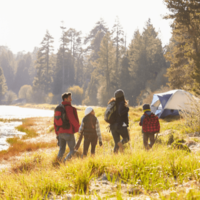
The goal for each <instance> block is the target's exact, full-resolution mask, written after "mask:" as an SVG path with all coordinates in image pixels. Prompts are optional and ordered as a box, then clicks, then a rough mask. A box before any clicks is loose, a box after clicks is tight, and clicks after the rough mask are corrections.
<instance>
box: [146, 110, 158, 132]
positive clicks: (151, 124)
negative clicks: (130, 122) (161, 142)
mask: <svg viewBox="0 0 200 200" xmlns="http://www.w3.org/2000/svg"><path fill="white" fill-rule="evenodd" d="M144 115H145V118H144V120H143V125H142V130H143V132H144V133H158V132H159V131H160V123H159V119H158V117H157V116H155V115H154V114H153V113H151V115H147V114H146V113H144Z"/></svg>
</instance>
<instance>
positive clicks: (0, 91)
mask: <svg viewBox="0 0 200 200" xmlns="http://www.w3.org/2000/svg"><path fill="white" fill-rule="evenodd" d="M7 89H8V87H7V85H6V79H5V76H4V73H3V69H2V68H1V67H0V101H1V100H2V98H3V97H4V95H5V93H6V91H7Z"/></svg>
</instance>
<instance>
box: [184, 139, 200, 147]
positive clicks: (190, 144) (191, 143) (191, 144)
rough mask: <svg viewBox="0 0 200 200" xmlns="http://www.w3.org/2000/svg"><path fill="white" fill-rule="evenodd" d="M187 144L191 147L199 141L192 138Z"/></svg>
mask: <svg viewBox="0 0 200 200" xmlns="http://www.w3.org/2000/svg"><path fill="white" fill-rule="evenodd" d="M186 145H187V146H188V147H190V146H193V145H197V143H196V142H195V141H193V140H190V141H188V142H187V143H186Z"/></svg>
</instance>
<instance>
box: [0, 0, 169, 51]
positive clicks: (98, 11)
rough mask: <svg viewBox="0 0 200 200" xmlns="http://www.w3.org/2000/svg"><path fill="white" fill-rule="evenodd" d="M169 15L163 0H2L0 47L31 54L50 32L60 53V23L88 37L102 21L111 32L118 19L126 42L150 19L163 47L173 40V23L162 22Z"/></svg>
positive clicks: (0, 3)
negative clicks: (97, 23)
mask: <svg viewBox="0 0 200 200" xmlns="http://www.w3.org/2000/svg"><path fill="white" fill-rule="evenodd" d="M166 13H168V10H167V8H166V6H165V5H164V3H163V0H0V46H1V45H3V46H8V47H9V49H10V50H11V51H12V52H13V53H15V54H16V53H17V52H21V51H25V52H32V51H33V49H34V47H36V46H37V47H40V43H41V41H42V39H43V37H44V35H45V33H46V30H49V32H50V34H51V35H52V36H53V37H54V48H55V51H57V49H58V48H59V38H60V35H61V30H60V26H61V21H64V25H65V26H66V27H67V28H75V29H76V30H77V31H82V33H83V37H85V36H86V35H87V34H89V32H90V30H91V29H92V28H93V27H94V26H95V23H96V22H97V21H98V20H99V19H100V18H103V19H104V21H105V22H106V24H107V26H108V27H109V28H110V29H111V28H112V26H113V24H114V22H115V19H116V17H117V16H118V17H119V20H120V23H121V25H122V27H123V29H124V32H125V33H126V35H127V43H130V41H131V39H132V38H133V34H134V32H135V31H136V30H137V29H139V30H140V31H141V32H142V30H143V28H144V26H145V23H146V21H147V20H148V19H149V18H150V19H151V22H152V24H153V26H154V27H155V29H156V31H158V32H159V38H160V39H161V40H162V44H163V46H164V45H166V44H168V43H169V39H170V37H171V28H170V21H167V20H164V19H162V18H163V16H164V15H165V14H166Z"/></svg>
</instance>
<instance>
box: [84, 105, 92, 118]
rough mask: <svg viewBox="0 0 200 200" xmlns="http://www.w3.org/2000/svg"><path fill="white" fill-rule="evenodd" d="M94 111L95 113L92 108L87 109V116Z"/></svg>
mask: <svg viewBox="0 0 200 200" xmlns="http://www.w3.org/2000/svg"><path fill="white" fill-rule="evenodd" d="M92 111H93V108H92V107H87V108H86V109H85V116H86V115H88V114H90V113H91V112H92Z"/></svg>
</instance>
